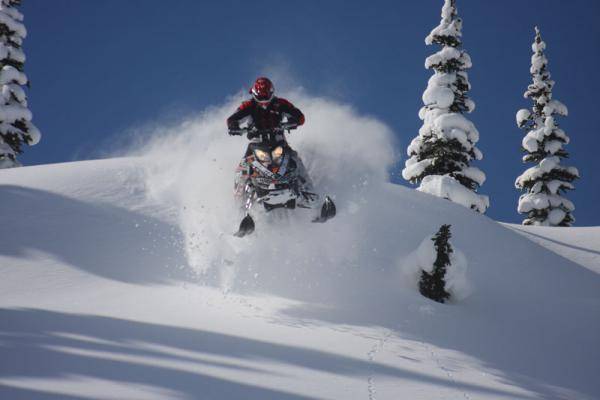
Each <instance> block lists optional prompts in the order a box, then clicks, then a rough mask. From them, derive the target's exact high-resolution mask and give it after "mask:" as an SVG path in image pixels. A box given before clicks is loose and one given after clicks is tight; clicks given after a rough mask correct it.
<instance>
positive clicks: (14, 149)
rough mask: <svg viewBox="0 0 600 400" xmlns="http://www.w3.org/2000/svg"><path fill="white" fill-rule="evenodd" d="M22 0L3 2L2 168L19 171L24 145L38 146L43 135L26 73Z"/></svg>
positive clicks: (0, 67) (0, 52) (0, 40)
mask: <svg viewBox="0 0 600 400" xmlns="http://www.w3.org/2000/svg"><path fill="white" fill-rule="evenodd" d="M20 4H21V0H0V86H1V88H2V92H1V94H0V168H10V167H18V166H20V165H21V164H20V163H19V161H17V158H16V157H17V155H18V154H21V153H22V151H23V150H22V146H23V144H28V145H34V144H36V143H38V142H39V140H40V132H39V131H38V130H37V128H36V127H35V126H34V125H33V124H32V123H31V118H32V115H31V111H29V109H28V107H27V96H26V95H25V91H24V90H23V88H22V87H21V86H23V85H28V83H29V82H28V80H27V76H26V75H25V74H24V73H23V70H24V64H25V54H24V53H23V50H22V49H21V46H22V44H23V39H24V38H25V36H27V30H26V29H25V26H24V25H23V23H22V21H23V14H21V13H20V12H19V11H18V10H17V9H16V7H17V6H19V5H20Z"/></svg>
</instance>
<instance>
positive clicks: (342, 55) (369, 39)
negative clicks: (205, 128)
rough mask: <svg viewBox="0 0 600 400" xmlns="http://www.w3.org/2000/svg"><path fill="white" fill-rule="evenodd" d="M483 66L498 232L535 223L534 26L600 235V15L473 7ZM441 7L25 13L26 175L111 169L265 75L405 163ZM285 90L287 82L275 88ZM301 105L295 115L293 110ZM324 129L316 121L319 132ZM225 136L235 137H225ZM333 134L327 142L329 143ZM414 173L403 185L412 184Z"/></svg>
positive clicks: (317, 4)
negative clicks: (121, 147) (35, 139)
mask: <svg viewBox="0 0 600 400" xmlns="http://www.w3.org/2000/svg"><path fill="white" fill-rule="evenodd" d="M457 3H458V9H459V14H460V16H461V17H462V18H463V20H464V29H463V34H464V38H463V39H464V47H465V49H466V50H467V51H468V52H469V54H470V55H471V58H472V59H473V68H472V69H471V70H470V72H469V74H470V80H471V83H472V85H473V89H472V91H471V92H470V95H471V98H472V99H473V100H474V101H475V102H476V104H477V109H476V110H475V111H474V112H473V114H471V115H470V116H469V118H470V119H471V120H472V121H473V122H474V123H475V124H476V126H477V128H478V129H479V131H480V134H481V139H480V142H479V147H480V148H481V150H482V151H483V153H484V160H483V161H481V162H479V163H477V164H476V165H477V166H479V167H480V168H481V169H482V170H484V172H486V174H487V176H488V181H487V182H486V183H485V184H484V185H483V187H482V188H481V190H480V192H481V193H484V194H488V195H490V197H491V207H490V209H489V211H488V213H487V215H489V216H490V217H492V218H495V219H499V220H502V221H509V222H520V221H521V219H522V217H521V216H519V214H517V212H516V203H517V199H518V195H519V193H518V192H517V191H516V190H515V189H514V186H513V185H514V180H515V178H516V176H518V175H519V174H520V173H521V172H522V171H523V170H524V169H525V166H524V165H523V164H522V163H521V153H520V143H521V138H522V136H523V133H522V132H521V131H520V130H519V129H518V128H517V127H516V125H515V122H514V121H515V118H514V115H515V113H516V111H517V110H518V109H519V108H523V107H528V106H529V102H528V101H527V100H525V99H523V97H522V94H523V92H524V90H525V88H526V87H527V85H528V84H529V82H530V80H531V78H530V76H529V64H530V57H531V48H530V45H531V42H532V40H533V36H534V33H533V26H534V25H536V24H537V25H539V26H540V28H541V30H542V35H543V37H544V40H545V41H546V42H547V44H548V49H547V52H546V54H547V56H548V58H549V60H550V71H551V73H552V76H553V78H554V79H555V80H556V82H557V84H556V87H555V90H554V97H555V98H556V99H558V100H561V101H562V102H564V103H565V104H566V105H567V106H568V107H569V111H570V115H569V117H567V118H563V119H561V120H560V121H559V123H561V126H562V127H563V128H564V129H565V131H566V132H567V134H569V135H570V137H571V140H572V143H571V144H569V145H568V146H567V150H568V151H569V152H570V153H571V155H572V157H571V160H569V161H568V162H569V163H570V164H572V165H574V166H576V167H578V168H579V169H580V171H581V174H582V179H581V180H579V181H577V182H576V191H574V192H572V193H570V194H569V198H570V199H572V200H573V201H574V202H575V205H576V207H577V210H576V211H575V216H576V218H577V223H576V224H577V225H600V213H599V212H598V211H597V207H598V204H599V203H600V187H599V186H600V180H599V179H598V175H597V173H596V171H600V157H598V155H597V150H596V149H599V148H600V138H599V134H600V129H599V128H598V124H597V122H596V121H597V117H596V115H597V111H596V108H597V106H598V97H597V96H598V95H597V94H599V93H600V80H599V79H598V75H597V66H598V65H599V62H600V52H599V51H598V48H600V24H598V23H597V20H598V18H600V2H598V1H597V0H570V1H568V2H567V1H563V0H544V1H536V2H534V1H522V0H504V1H466V0H458V1H457ZM442 4H443V1H442V0H418V1H417V0H414V1H369V2H364V1H363V2H358V1H311V0H308V1H304V2H283V1H260V0H257V1H251V2H250V1H219V2H204V1H196V0H177V1H164V0H161V1H159V0H102V1H85V0H53V1H48V0H25V1H24V4H23V6H22V7H21V10H22V12H23V13H24V14H25V18H26V20H25V22H26V26H27V28H28V30H29V36H28V38H27V39H26V41H25V46H24V47H25V51H26V53H27V56H28V60H27V64H26V72H27V74H28V76H29V78H30V80H31V90H30V91H29V101H30V106H31V110H32V111H33V113H34V123H35V124H36V125H37V126H38V127H39V128H40V130H41V131H42V135H43V136H42V141H41V142H40V143H39V144H38V145H37V146H34V147H31V148H26V149H25V151H26V152H25V153H24V154H23V155H22V156H21V157H20V160H21V161H22V162H23V163H24V164H26V165H33V164H44V163H54V162H62V161H71V160H79V159H88V158H95V157H98V156H99V155H100V154H102V153H103V151H106V150H107V149H110V148H111V147H112V143H113V142H114V141H115V140H117V139H119V138H120V137H122V136H123V135H124V133H125V132H127V130H128V129H130V128H132V127H136V126H140V125H143V124H146V123H148V122H149V121H158V120H162V119H165V118H170V117H176V116H177V115H179V114H182V113H190V112H197V111H201V110H203V109H204V108H206V107H208V106H210V105H214V104H220V103H222V102H223V101H224V100H225V99H226V97H227V96H229V95H232V94H234V93H236V92H238V91H239V90H240V89H241V88H244V87H247V86H248V85H249V84H250V83H251V82H252V81H253V79H254V78H255V77H256V76H257V75H258V74H260V73H263V72H264V71H265V70H269V69H272V68H275V69H277V70H279V71H285V72H286V74H287V75H289V76H290V81H294V82H296V83H298V84H299V85H301V86H303V87H304V88H305V89H306V90H307V91H308V92H309V93H311V94H314V95H319V96H327V97H330V98H333V99H336V100H338V101H340V102H344V103H348V104H351V105H353V106H354V107H355V108H356V110H357V111H358V112H360V113H361V114H365V115H371V116H374V117H376V118H378V119H380V120H382V121H383V122H385V123H386V124H388V125H389V126H390V127H391V128H392V129H393V130H394V132H395V133H396V135H397V136H398V139H399V143H400V146H401V147H400V148H398V152H399V153H401V154H402V156H403V157H404V154H405V149H406V146H407V145H408V144H409V142H410V140H411V139H412V138H413V137H414V136H415V135H416V134H417V131H418V129H419V127H420V125H421V121H420V120H419V119H418V117H417V112H418V110H419V108H420V107H421V105H422V102H421V94H422V93H423V90H424V89H425V87H426V84H427V79H428V78H429V76H430V75H431V73H430V72H429V71H427V70H425V69H424V67H423V64H424V60H425V58H426V57H427V56H428V55H430V54H432V53H433V52H434V51H436V49H435V48H434V47H431V46H425V44H424V38H425V36H426V35H427V34H428V33H429V31H430V30H431V29H432V28H433V27H434V26H436V25H437V24H438V23H439V19H440V10H441V6H442ZM275 84H276V85H277V82H275ZM290 100H292V101H293V99H290ZM307 118H310V115H308V116H307ZM224 134H225V130H224ZM324 134H326V132H324ZM398 174H399V169H397V170H396V171H392V175H393V179H394V180H397V181H398V182H401V183H402V184H404V183H403V182H402V181H401V179H398Z"/></svg>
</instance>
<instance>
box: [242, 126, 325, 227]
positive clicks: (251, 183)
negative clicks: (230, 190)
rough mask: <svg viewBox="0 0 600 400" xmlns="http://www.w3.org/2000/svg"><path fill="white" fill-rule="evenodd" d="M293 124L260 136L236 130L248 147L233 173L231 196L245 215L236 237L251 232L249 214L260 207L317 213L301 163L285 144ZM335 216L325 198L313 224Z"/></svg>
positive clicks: (315, 199)
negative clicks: (245, 140) (312, 210)
mask: <svg viewBox="0 0 600 400" xmlns="http://www.w3.org/2000/svg"><path fill="white" fill-rule="evenodd" d="M295 127H296V125H294V124H282V126H281V127H280V128H279V129H277V130H275V131H266V132H260V131H257V130H256V129H254V128H253V127H245V128H241V129H239V131H238V132H237V133H238V134H243V133H246V134H247V137H248V139H249V140H250V143H249V145H248V151H247V152H246V156H245V157H244V158H243V159H242V161H241V162H240V164H239V166H238V168H237V170H236V179H235V185H234V193H235V195H236V197H237V198H238V200H239V201H240V203H241V206H242V210H243V212H244V214H245V216H244V218H243V219H242V222H241V223H240V227H239V229H238V231H237V232H236V233H235V234H234V236H237V237H244V236H246V235H249V234H251V233H252V232H254V229H255V223H254V219H253V218H252V216H251V215H250V211H251V210H253V209H254V208H255V206H257V205H260V206H262V208H263V209H264V211H265V212H269V211H271V210H274V209H278V208H285V209H292V210H293V209H296V208H306V209H318V208H319V204H320V203H319V199H320V198H321V196H319V195H318V194H317V193H314V192H312V190H308V189H311V185H310V184H308V178H307V176H302V173H304V174H305V173H306V172H305V171H303V170H304V168H303V167H301V162H300V160H299V159H298V157H297V154H296V152H295V151H293V150H292V149H291V148H290V147H289V146H288V145H287V143H286V141H285V140H284V133H285V131H286V130H287V131H288V132H289V130H291V129H294V128H295ZM335 214H336V209H335V204H334V203H333V201H332V200H331V198H330V197H329V196H324V198H323V201H322V203H321V206H320V212H319V214H318V215H317V216H316V217H315V218H314V219H313V220H312V222H319V223H322V222H326V221H328V220H329V219H331V218H333V217H334V216H335Z"/></svg>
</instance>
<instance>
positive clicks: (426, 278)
mask: <svg viewBox="0 0 600 400" xmlns="http://www.w3.org/2000/svg"><path fill="white" fill-rule="evenodd" d="M450 237H451V234H450V225H442V226H441V227H440V230H439V231H438V233H436V234H435V236H434V237H433V238H431V240H432V241H433V246H434V248H435V251H436V258H435V261H434V263H433V266H431V267H430V268H429V269H427V270H422V272H421V279H420V281H419V291H420V292H421V294H422V295H423V296H425V297H428V298H430V299H431V300H434V301H437V302H438V303H444V302H445V301H446V300H448V299H449V298H450V293H448V292H447V291H446V280H445V277H446V269H447V267H449V266H450V254H452V252H453V250H452V246H451V245H450V242H449V240H450Z"/></svg>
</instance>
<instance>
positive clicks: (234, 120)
mask: <svg viewBox="0 0 600 400" xmlns="http://www.w3.org/2000/svg"><path fill="white" fill-rule="evenodd" d="M251 114H252V102H251V101H245V102H243V103H242V105H241V106H239V107H238V109H237V110H236V111H235V112H234V113H233V114H231V116H230V117H229V118H227V127H228V128H229V129H240V121H241V120H243V119H244V118H248V117H249V116H250V115H251Z"/></svg>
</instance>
